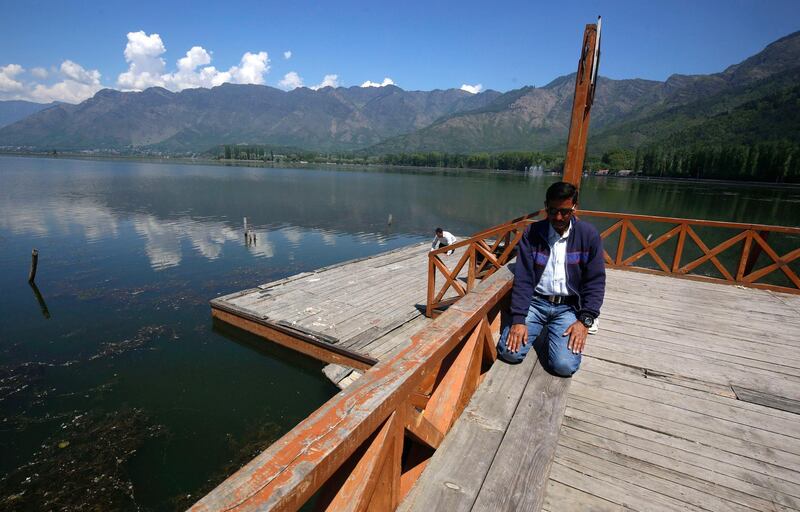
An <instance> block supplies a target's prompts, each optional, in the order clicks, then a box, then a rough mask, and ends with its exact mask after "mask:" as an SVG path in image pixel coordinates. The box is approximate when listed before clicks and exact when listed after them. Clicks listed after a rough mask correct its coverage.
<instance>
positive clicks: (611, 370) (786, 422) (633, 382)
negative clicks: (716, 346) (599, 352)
mask: <svg viewBox="0 0 800 512" xmlns="http://www.w3.org/2000/svg"><path fill="white" fill-rule="evenodd" d="M600 379H602V380H600ZM573 380H574V381H580V382H585V383H587V384H590V385H591V384H592V383H595V384H596V385H598V386H602V387H605V386H608V385H610V386H613V388H614V389H617V388H619V389H626V390H628V391H629V392H631V393H633V394H635V395H636V396H640V397H653V398H654V399H657V400H659V401H660V400H667V401H672V400H673V399H674V400H675V401H677V402H679V403H681V404H683V405H685V406H686V407H689V408H692V409H694V410H696V411H708V412H709V413H710V414H731V415H735V417H736V418H738V419H739V420H740V421H741V422H742V423H746V424H751V425H753V426H758V425H761V427H762V428H768V429H771V428H773V427H774V428H775V431H776V432H782V433H784V434H787V435H791V436H793V437H800V424H798V422H797V417H796V416H794V415H792V414H790V413H787V412H784V411H780V410H776V409H765V408H764V407H761V406H759V405H755V404H751V403H748V402H742V401H738V400H736V395H735V394H734V393H733V390H731V389H730V387H728V390H729V391H730V394H728V395H722V394H720V393H719V392H718V391H717V390H716V389H714V388H713V387H706V388H699V389H698V388H695V387H689V386H686V385H685V384H684V383H675V382H674V381H669V380H664V379H658V378H652V377H651V376H647V377H645V376H644V375H643V374H642V373H641V372H640V371H637V370H636V369H634V368H631V367H626V366H622V365H619V364H615V363H611V362H608V361H602V360H600V359H594V358H591V357H587V358H585V359H584V360H583V362H582V363H581V371H580V373H577V374H576V375H575V377H574V378H573ZM617 381H619V383H617ZM645 388H647V389H645ZM661 395H667V396H666V398H664V397H663V396H661ZM673 397H674V398H673ZM718 408H721V411H722V412H719V413H717V412H716V411H717V410H718Z"/></svg>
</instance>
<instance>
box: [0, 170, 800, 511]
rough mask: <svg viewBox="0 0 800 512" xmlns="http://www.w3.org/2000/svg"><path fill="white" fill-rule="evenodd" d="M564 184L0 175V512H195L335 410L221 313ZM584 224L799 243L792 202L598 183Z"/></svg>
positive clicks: (352, 174) (511, 209)
mask: <svg viewBox="0 0 800 512" xmlns="http://www.w3.org/2000/svg"><path fill="white" fill-rule="evenodd" d="M555 180H556V178H554V177H534V178H530V177H528V178H526V177H522V176H519V175H515V174H508V173H488V172H443V171H438V172H429V171H418V172H412V171H399V170H381V169H367V170H365V169H347V170H342V169H276V168H247V167H223V166H213V165H188V164H164V163H143V162H134V161H96V160H85V161H84V160H64V159H38V158H18V157H0V290H2V293H1V294H0V422H2V423H1V424H0V425H2V426H1V427H0V452H1V453H2V458H0V475H2V481H0V504H2V507H1V508H4V509H6V508H9V509H43V508H62V507H63V508H76V507H78V506H80V504H82V503H86V502H88V503H98V504H101V506H100V507H99V508H102V509H123V510H127V509H135V508H136V507H140V508H142V509H145V510H174V509H180V508H185V507H186V506H188V505H190V504H191V503H192V502H193V501H195V500H196V499H198V498H199V497H200V496H201V495H202V494H203V493H204V492H206V491H207V490H209V489H210V488H212V487H213V486H214V485H215V484H217V483H219V482H220V481H221V480H222V479H224V477H225V476H227V475H228V474H230V473H231V472H232V471H233V470H234V469H235V468H237V467H238V466H239V465H240V464H242V463H244V462H246V461H247V460H249V459H250V458H251V457H252V456H254V455H255V454H256V453H258V452H259V451H260V450H262V449H263V448H265V447H266V446H268V445H269V444H270V443H271V442H273V441H274V440H275V439H277V438H278V437H279V436H280V435H282V434H283V433H285V432H286V431H288V430H289V429H291V428H292V427H293V426H294V425H295V424H297V423H298V422H299V421H300V420H302V419H303V418H304V417H306V416H307V415H308V414H309V413H310V412H312V411H313V410H314V409H316V408H317V407H318V406H319V405H321V404H322V403H323V402H325V401H326V400H327V399H328V398H330V397H331V396H333V395H334V394H335V393H336V391H337V390H336V389H335V388H334V387H333V386H332V385H331V384H330V383H329V382H328V381H327V380H326V379H325V378H324V377H323V376H322V375H321V373H320V369H321V367H322V364H321V363H317V362H315V361H313V360H310V359H308V358H305V357H302V356H299V355H297V354H293V353H291V352H289V351H286V350H282V349H278V348H275V347H271V346H270V345H269V344H267V343H264V342H261V341H259V340H257V339H254V338H252V337H249V336H246V335H242V334H241V333H237V332H232V331H230V330H227V329H224V328H219V327H216V328H215V327H214V326H213V325H212V322H211V318H210V309H209V305H208V300H209V299H211V298H213V297H216V296H218V295H221V294H226V293H230V292H233V291H236V290H239V289H243V288H249V287H253V286H255V285H258V284H261V283H264V282H268V281H273V280H276V279H279V278H282V277H285V276H288V275H291V274H295V273H298V272H303V271H308V270H312V269H315V268H319V267H321V266H325V265H330V264H333V263H337V262H340V261H344V260H348V259H352V258H357V257H364V256H368V255H371V254H376V253H378V252H383V251H387V250H390V249H394V248H397V247H401V246H404V245H408V244H411V243H416V242H420V241H425V240H430V239H431V238H432V231H433V228H434V227H436V226H442V227H444V228H445V229H447V230H449V231H452V232H454V233H456V234H462V235H463V234H470V233H473V232H476V231H478V230H480V229H484V228H486V227H489V226H492V225H494V224H498V223H501V222H503V221H505V220H508V219H510V218H513V217H516V216H518V215H521V214H523V213H527V212H529V211H533V210H536V209H538V208H539V207H540V205H541V203H542V200H543V196H544V191H545V189H546V188H547V186H548V185H549V184H550V183H552V182H553V181H555ZM581 206H582V207H583V208H585V209H594V210H607V211H620V212H631V213H646V214H655V215H669V216H678V217H691V218H703V219H718V220H731V221H746V222H757V223H766V224H782V225H793V226H797V225H800V189H797V188H781V189H776V190H773V189H771V188H770V187H765V186H750V185H727V184H725V185H720V184H704V183H674V182H647V181H637V180H623V179H609V178H603V179H599V178H593V179H587V180H585V181H584V185H583V188H582V200H581ZM390 214H391V215H392V218H393V223H392V224H391V225H387V218H388V217H389V215H390ZM243 217H247V218H248V220H249V222H250V224H251V227H253V228H254V229H255V230H256V232H257V242H256V244H254V245H247V244H245V239H244V236H243V231H242V218H243ZM32 248H37V249H38V250H39V252H40V256H39V270H38V274H37V278H36V283H37V284H38V292H39V293H40V295H41V299H42V301H41V302H40V301H39V300H38V299H37V295H36V292H35V291H34V290H33V289H32V288H31V287H30V286H29V285H28V283H27V275H28V268H29V265H30V253H31V249H32ZM44 307H46V312H45V311H44V310H43V308H44Z"/></svg>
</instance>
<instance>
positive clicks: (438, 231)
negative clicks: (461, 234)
mask: <svg viewBox="0 0 800 512" xmlns="http://www.w3.org/2000/svg"><path fill="white" fill-rule="evenodd" d="M434 233H444V230H443V229H442V228H436V230H435V231H434Z"/></svg>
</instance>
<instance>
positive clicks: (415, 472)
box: [400, 444, 433, 501]
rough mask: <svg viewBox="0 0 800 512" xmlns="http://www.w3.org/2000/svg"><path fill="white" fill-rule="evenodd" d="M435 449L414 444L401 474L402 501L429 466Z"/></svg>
mask: <svg viewBox="0 0 800 512" xmlns="http://www.w3.org/2000/svg"><path fill="white" fill-rule="evenodd" d="M432 454H433V451H432V450H430V449H429V448H427V447H424V446H422V445H418V444H412V445H411V447H410V448H409V450H408V454H407V456H406V459H405V462H404V463H403V464H404V467H403V472H402V473H401V474H400V501H402V500H403V499H404V498H405V497H406V495H407V494H408V492H409V491H410V490H411V488H412V487H414V484H415V483H416V482H417V480H418V479H419V476H420V475H421V474H422V472H423V471H424V470H425V468H426V467H427V466H428V462H430V459H431V456H432Z"/></svg>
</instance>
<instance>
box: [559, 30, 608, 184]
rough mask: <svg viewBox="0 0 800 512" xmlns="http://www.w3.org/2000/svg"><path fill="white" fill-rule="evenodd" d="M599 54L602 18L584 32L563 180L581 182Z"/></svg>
mask: <svg viewBox="0 0 800 512" xmlns="http://www.w3.org/2000/svg"><path fill="white" fill-rule="evenodd" d="M599 57H600V19H599V18H598V20H597V24H596V25H595V24H592V25H586V29H585V30H584V32H583V44H582V45H581V57H580V59H578V73H577V75H576V76H575V96H574V97H573V100H572V120H571V121H570V125H569V140H568V141H567V155H566V158H565V159H564V178H563V179H564V181H566V182H569V183H572V184H573V185H575V186H576V187H578V188H580V186H581V175H582V174H583V160H584V157H585V156H586V139H587V137H588V136H589V112H590V110H591V108H592V102H593V100H594V90H595V87H596V85H597V77H598V74H597V73H598V64H599Z"/></svg>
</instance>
